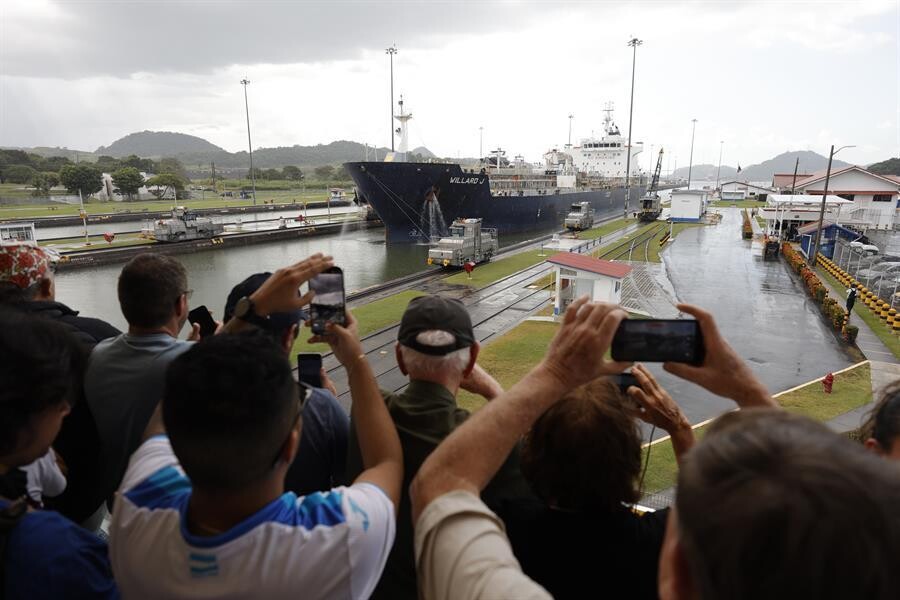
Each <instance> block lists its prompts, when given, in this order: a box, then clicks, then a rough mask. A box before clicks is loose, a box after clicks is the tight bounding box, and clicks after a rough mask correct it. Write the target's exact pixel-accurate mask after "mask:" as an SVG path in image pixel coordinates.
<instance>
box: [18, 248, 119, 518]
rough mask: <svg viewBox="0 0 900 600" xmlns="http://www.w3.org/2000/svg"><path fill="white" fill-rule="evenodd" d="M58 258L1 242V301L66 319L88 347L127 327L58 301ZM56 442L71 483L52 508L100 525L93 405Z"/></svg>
mask: <svg viewBox="0 0 900 600" xmlns="http://www.w3.org/2000/svg"><path fill="white" fill-rule="evenodd" d="M58 259H59V255H58V254H57V253H56V252H54V251H53V250H49V249H46V248H41V247H40V246H36V245H32V244H24V243H23V244H9V245H2V246H0V304H2V305H5V306H10V307H15V308H16V309H18V310H20V311H22V312H24V313H27V314H30V315H35V316H39V317H42V318H45V319H51V320H53V321H56V322H57V323H60V324H61V325H62V326H63V327H65V328H66V329H67V330H68V331H69V333H71V334H72V335H73V336H74V337H75V338H76V339H77V340H78V341H79V342H80V343H81V344H82V345H83V346H84V348H85V349H87V350H90V349H91V348H93V347H94V346H95V345H96V344H97V343H98V342H100V341H102V340H104V339H108V338H111V337H114V336H117V335H119V334H120V333H121V332H120V331H119V330H118V329H116V328H115V327H113V326H112V325H110V324H109V323H107V322H106V321H102V320H100V319H95V318H91V317H83V316H80V315H79V314H78V311H76V310H73V309H71V308H69V307H68V306H66V305H65V304H63V303H62V302H58V301H57V299H56V279H55V271H56V265H57V261H58ZM80 395H81V394H79V396H80ZM54 446H55V448H56V451H57V452H58V453H59V455H60V456H62V457H63V460H64V461H65V463H66V465H67V467H68V486H67V487H66V489H65V491H64V492H63V493H62V494H61V495H56V497H55V498H53V499H52V507H53V508H54V509H56V510H59V511H60V512H62V513H63V514H65V515H66V516H67V517H69V518H71V519H73V520H75V521H77V522H80V523H81V522H85V524H86V525H88V526H89V527H90V528H92V529H96V527H97V526H98V525H99V519H100V518H102V515H97V517H95V518H94V519H93V520H90V518H91V515H92V514H93V513H94V512H95V511H96V510H97V507H98V506H99V505H100V504H101V502H102V499H103V496H102V495H100V494H98V492H97V490H98V489H99V486H100V477H99V476H98V475H99V474H98V472H97V463H98V461H99V460H100V454H101V449H100V438H99V435H98V433H97V427H96V425H95V423H94V417H93V415H92V414H91V411H90V407H89V406H88V405H87V403H85V402H84V401H83V399H79V400H78V401H76V402H74V403H73V406H72V412H71V414H70V415H69V417H68V418H67V419H66V420H65V421H64V422H63V426H62V430H61V431H60V433H59V436H57V439H56V441H55V443H54ZM49 495H50V494H48V496H49Z"/></svg>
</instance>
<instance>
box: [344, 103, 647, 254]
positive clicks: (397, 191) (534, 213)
mask: <svg viewBox="0 0 900 600" xmlns="http://www.w3.org/2000/svg"><path fill="white" fill-rule="evenodd" d="M395 118H396V119H397V120H398V121H399V123H400V127H398V129H397V133H398V135H399V136H400V145H399V151H398V152H396V153H391V154H389V155H388V156H387V157H386V158H385V161H384V162H370V161H364V162H348V163H345V164H344V168H345V169H346V170H347V172H348V173H349V175H350V177H351V178H352V179H353V181H354V183H355V185H356V195H357V199H358V202H359V203H361V204H368V206H369V208H370V209H371V210H372V211H373V212H374V213H376V214H377V216H378V218H379V219H380V220H381V221H382V222H383V223H384V226H385V239H386V241H387V242H389V243H431V242H434V241H435V240H437V239H440V238H442V237H447V234H448V226H449V225H450V224H451V223H453V222H454V221H456V220H457V219H481V222H482V223H483V225H484V226H485V227H489V228H494V229H496V230H497V232H498V234H499V236H500V238H501V239H503V236H506V235H517V234H525V233H530V232H549V231H557V230H559V229H561V228H562V227H563V222H564V220H565V217H566V214H567V213H568V212H569V208H570V207H571V206H572V205H573V204H580V203H582V202H587V203H588V204H589V205H590V207H591V208H592V209H593V211H594V216H595V218H596V219H598V220H602V219H606V218H610V217H615V216H624V215H626V214H629V213H632V212H634V211H636V210H637V206H638V204H637V199H638V198H640V197H641V196H642V195H643V193H644V187H645V186H644V182H643V181H642V180H641V179H640V177H637V178H632V180H631V190H630V198H631V199H630V203H628V204H627V205H626V186H625V183H626V182H625V178H624V177H615V176H611V175H610V174H609V173H606V172H604V171H603V170H602V169H601V170H595V171H594V172H585V171H582V170H579V169H578V168H577V166H576V164H575V160H574V158H573V156H572V155H571V154H570V153H568V152H566V151H565V150H566V149H569V148H565V149H564V150H558V149H556V148H554V149H551V150H549V151H548V152H546V153H545V154H544V156H543V162H542V163H537V164H534V163H529V162H526V161H525V160H524V159H523V157H521V156H515V157H514V158H513V160H509V159H508V158H507V156H506V152H505V151H504V150H503V149H502V148H497V149H496V150H492V151H491V152H490V156H488V157H486V158H484V159H480V160H479V161H478V162H477V163H476V164H474V165H465V166H464V165H462V164H459V163H447V162H407V161H406V157H407V151H406V148H407V124H408V121H409V119H411V118H412V115H411V114H408V113H404V112H403V105H402V100H401V102H400V112H399V114H398V115H395ZM609 125H610V123H607V126H608V127H609ZM612 127H615V126H614V125H612ZM617 131H618V130H617V129H615V130H614V129H612V128H609V129H608V131H607V133H608V136H611V135H612V134H617ZM618 137H619V138H621V136H618ZM606 143H612V142H606ZM627 147H628V144H627V141H626V143H625V144H622V145H621V146H620V147H617V148H607V149H606V150H607V152H614V153H617V156H618V157H620V158H621V159H622V161H623V162H624V161H625V157H624V154H625V152H626V151H627ZM613 162H618V161H613ZM636 170H637V167H636V166H635V168H634V169H632V171H633V172H635V171H636ZM622 172H623V173H624V167H623V168H622Z"/></svg>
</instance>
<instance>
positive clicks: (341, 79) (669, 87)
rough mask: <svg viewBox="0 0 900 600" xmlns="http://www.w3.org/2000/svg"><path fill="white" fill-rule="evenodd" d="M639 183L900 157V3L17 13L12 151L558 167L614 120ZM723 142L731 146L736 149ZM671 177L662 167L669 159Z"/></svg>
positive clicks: (231, 3)
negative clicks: (242, 154)
mask: <svg viewBox="0 0 900 600" xmlns="http://www.w3.org/2000/svg"><path fill="white" fill-rule="evenodd" d="M633 37H637V38H639V39H641V40H642V41H643V44H642V45H640V46H639V47H638V48H637V51H636V60H635V63H634V66H635V83H634V111H633V131H632V136H633V139H634V140H635V141H642V142H643V143H644V146H645V149H646V152H645V153H644V155H643V157H642V161H641V163H642V166H644V167H645V168H647V167H648V163H649V162H650V160H649V155H650V151H651V146H652V150H653V153H654V155H655V153H656V152H658V150H659V148H660V147H663V148H664V149H665V151H666V154H665V159H664V167H663V168H664V170H666V171H668V170H670V169H671V168H674V167H675V166H676V165H678V166H686V165H687V163H688V159H689V155H690V149H691V133H692V125H693V123H692V119H697V122H696V132H695V143H694V150H693V163H694V164H701V163H710V164H716V163H717V162H718V160H719V153H720V150H721V151H722V161H723V164H727V165H734V164H736V163H740V164H741V165H742V166H746V165H749V164H752V163H756V162H760V161H762V160H765V159H768V158H771V157H772V156H774V155H776V154H779V153H781V152H785V151H788V150H813V151H815V152H818V153H819V154H825V155H827V153H828V151H829V147H830V145H831V144H835V145H836V146H843V145H854V146H855V148H848V149H845V150H843V151H842V152H841V155H840V158H841V159H842V160H845V161H847V162H852V163H856V164H868V163H871V162H876V161H880V160H884V159H886V158H889V157H891V156H900V125H898V122H900V0H887V1H880V0H872V1H869V0H859V1H793V2H774V1H750V0H735V1H720V2H687V1H677V0H671V1H664V2H640V1H629V2H615V1H609V2H537V1H532V2H527V1H505V2H466V1H463V0H455V1H453V2H424V1H422V2H412V1H393V2H384V1H381V2H358V1H357V2H346V1H339V0H331V1H329V2H300V1H287V0H281V1H272V0H253V1H249V0H217V1H207V0H193V1H192V0H149V1H142V0H124V1H113V0H107V1H91V0H57V1H50V0H2V2H0V146H60V147H68V148H72V149H80V150H95V149H96V148H97V147H98V146H101V145H108V144H110V143H111V142H113V141H114V140H116V139H118V138H119V137H122V136H123V135H126V134H128V133H131V132H134V131H142V130H152V131H178V132H182V133H188V134H192V135H197V136H200V137H203V138H205V139H207V140H209V141H210V142H212V143H214V144H217V145H219V146H221V147H223V148H225V149H226V150H229V151H233V152H234V151H240V150H245V149H246V148H247V130H246V121H245V113H244V108H245V107H244V97H243V88H242V86H241V85H240V83H239V82H240V80H241V79H243V78H244V77H246V78H247V79H249V80H250V84H249V85H248V86H247V93H248V99H249V109H250V120H251V129H252V138H253V147H254V148H259V147H272V146H292V145H295V144H298V145H313V144H319V143H328V142H331V141H334V140H340V139H347V140H354V141H357V142H361V143H368V144H370V145H378V146H388V145H390V139H391V138H390V136H391V130H390V124H389V119H390V114H391V113H390V108H391V106H390V75H389V58H388V56H387V55H386V54H385V49H386V48H387V47H388V46H391V45H394V44H395V45H396V47H397V48H398V53H397V54H396V55H395V57H394V91H395V100H398V99H399V97H400V94H403V97H404V99H405V101H406V104H405V106H406V109H407V112H408V111H411V112H412V113H413V120H412V121H411V126H410V130H409V131H410V146H411V147H415V146H426V147H427V148H429V149H430V150H431V151H433V152H435V153H436V154H438V155H440V156H449V157H455V156H463V157H466V156H478V155H479V152H480V149H479V144H480V139H479V128H480V127H483V146H482V147H483V149H484V152H485V153H487V152H488V150H489V149H493V148H497V147H498V146H499V147H502V148H503V149H504V150H506V152H507V153H508V155H509V156H513V155H515V154H522V155H524V156H525V157H526V158H527V159H528V160H539V159H540V157H541V155H542V154H543V153H544V152H545V151H547V150H548V149H549V148H551V147H561V146H563V145H564V144H565V143H566V141H567V137H568V131H569V129H568V128H569V122H570V121H569V118H568V116H569V115H570V114H571V115H574V117H573V119H572V120H571V124H572V137H573V140H575V141H577V140H579V139H581V138H582V137H587V136H590V135H591V134H592V132H593V133H596V134H598V135H599V134H600V133H601V128H602V124H603V108H604V106H605V105H606V103H608V102H612V103H613V105H614V107H615V112H614V120H615V121H616V123H617V124H618V125H619V126H620V128H621V129H622V132H623V134H627V129H628V120H629V118H628V113H629V110H628V109H629V94H630V92H631V74H632V64H633V63H632V59H633V58H634V54H633V51H632V48H630V47H628V46H627V42H628V40H629V39H631V38H633ZM720 142H721V143H720ZM654 162H655V161H654Z"/></svg>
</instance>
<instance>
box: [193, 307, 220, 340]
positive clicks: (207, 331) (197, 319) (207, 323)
mask: <svg viewBox="0 0 900 600" xmlns="http://www.w3.org/2000/svg"><path fill="white" fill-rule="evenodd" d="M188 321H190V323H191V325H193V324H194V323H197V324H199V325H200V337H201V338H205V337H206V336H209V335H213V334H214V333H215V332H216V327H217V325H216V321H215V319H213V318H212V315H211V314H210V312H209V309H208V308H206V306H198V307H197V308H195V309H194V310H192V311H191V312H189V313H188Z"/></svg>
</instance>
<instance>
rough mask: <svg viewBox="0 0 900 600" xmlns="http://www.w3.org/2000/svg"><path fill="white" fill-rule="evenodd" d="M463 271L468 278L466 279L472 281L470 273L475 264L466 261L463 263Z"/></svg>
mask: <svg viewBox="0 0 900 600" xmlns="http://www.w3.org/2000/svg"><path fill="white" fill-rule="evenodd" d="M463 269H465V270H466V275H467V276H468V278H469V279H472V271H474V270H475V263H474V262H472V261H471V260H467V261H466V262H465V263H463Z"/></svg>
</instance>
